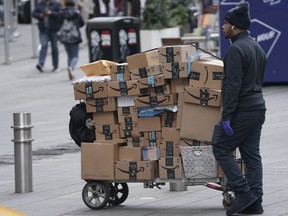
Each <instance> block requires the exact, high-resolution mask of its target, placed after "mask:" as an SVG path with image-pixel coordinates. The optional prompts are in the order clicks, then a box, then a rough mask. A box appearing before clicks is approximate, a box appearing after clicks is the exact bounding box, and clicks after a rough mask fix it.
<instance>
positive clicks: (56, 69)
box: [52, 68, 60, 72]
mask: <svg viewBox="0 0 288 216" xmlns="http://www.w3.org/2000/svg"><path fill="white" fill-rule="evenodd" d="M52 72H60V69H59V68H53V69H52Z"/></svg>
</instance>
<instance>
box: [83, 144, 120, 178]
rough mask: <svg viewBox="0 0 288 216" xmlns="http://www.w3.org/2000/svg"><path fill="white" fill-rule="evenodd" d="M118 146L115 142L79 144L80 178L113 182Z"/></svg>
mask: <svg viewBox="0 0 288 216" xmlns="http://www.w3.org/2000/svg"><path fill="white" fill-rule="evenodd" d="M119 145H120V144H119V143H117V142H115V141H110V143H108V142H106V143H102V142H101V143H100V142H99V143H98V142H95V143H81V178H82V179H85V180H100V179H101V180H114V162H115V161H118V160H119V155H118V152H119ZM104 161H105V162H104Z"/></svg>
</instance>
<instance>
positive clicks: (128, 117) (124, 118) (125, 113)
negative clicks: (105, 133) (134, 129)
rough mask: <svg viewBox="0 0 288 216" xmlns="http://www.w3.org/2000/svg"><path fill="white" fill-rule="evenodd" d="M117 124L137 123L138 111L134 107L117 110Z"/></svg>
mask: <svg viewBox="0 0 288 216" xmlns="http://www.w3.org/2000/svg"><path fill="white" fill-rule="evenodd" d="M117 114H118V121H119V123H125V122H137V121H138V110H137V108H136V107H134V106H131V107H120V108H118V109H117Z"/></svg>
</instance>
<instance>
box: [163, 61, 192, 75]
mask: <svg viewBox="0 0 288 216" xmlns="http://www.w3.org/2000/svg"><path fill="white" fill-rule="evenodd" d="M161 70H162V73H163V75H164V78H165V79H177V78H187V77H189V71H188V63H187V62H171V63H163V64H162V67H161Z"/></svg>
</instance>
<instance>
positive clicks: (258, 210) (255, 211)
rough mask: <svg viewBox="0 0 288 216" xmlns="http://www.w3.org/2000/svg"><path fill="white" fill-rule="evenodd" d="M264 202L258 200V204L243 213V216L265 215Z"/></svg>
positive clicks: (255, 203)
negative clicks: (248, 215)
mask: <svg viewBox="0 0 288 216" xmlns="http://www.w3.org/2000/svg"><path fill="white" fill-rule="evenodd" d="M263 212H264V210H263V207H262V201H261V200H260V199H259V198H258V199H257V200H256V202H254V203H253V204H252V205H250V206H248V207H247V208H246V209H244V210H243V211H241V214H263Z"/></svg>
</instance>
